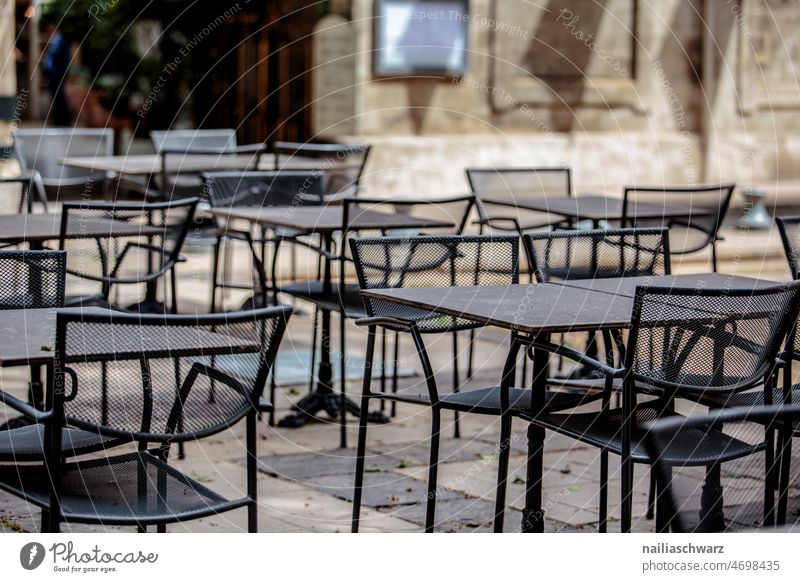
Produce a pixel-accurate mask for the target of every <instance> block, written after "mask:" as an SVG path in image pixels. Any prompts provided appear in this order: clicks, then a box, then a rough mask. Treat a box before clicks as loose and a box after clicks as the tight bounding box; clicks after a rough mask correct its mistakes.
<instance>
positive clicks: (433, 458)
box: [425, 406, 441, 533]
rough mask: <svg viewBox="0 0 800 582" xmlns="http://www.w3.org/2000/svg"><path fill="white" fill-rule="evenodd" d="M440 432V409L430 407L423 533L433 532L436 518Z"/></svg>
mask: <svg viewBox="0 0 800 582" xmlns="http://www.w3.org/2000/svg"><path fill="white" fill-rule="evenodd" d="M440 432H441V411H440V410H439V407H438V406H432V407H431V452H430V460H429V462H428V503H427V508H426V511H425V533H433V526H434V524H435V520H436V488H437V479H438V473H439V433H440Z"/></svg>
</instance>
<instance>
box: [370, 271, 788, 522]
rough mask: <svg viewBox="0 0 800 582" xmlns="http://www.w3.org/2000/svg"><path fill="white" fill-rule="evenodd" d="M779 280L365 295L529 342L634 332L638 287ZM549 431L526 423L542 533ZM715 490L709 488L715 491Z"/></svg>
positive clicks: (539, 355) (636, 281) (537, 366)
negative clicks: (520, 336) (562, 335)
mask: <svg viewBox="0 0 800 582" xmlns="http://www.w3.org/2000/svg"><path fill="white" fill-rule="evenodd" d="M775 284H776V283H772V282H768V281H763V280H757V279H752V278H749V277H739V276H735V275H725V274H721V273H713V274H712V273H709V274H692V275H666V276H651V277H631V278H613V279H603V280H600V279H597V280H586V281H568V282H565V283H540V284H530V285H486V286H473V287H440V288H400V289H373V290H363V291H361V294H362V295H363V296H365V297H369V298H372V299H378V300H381V301H388V302H392V303H397V304H400V305H405V306H409V307H414V308H417V309H422V310H426V311H432V312H435V313H440V314H443V315H452V316H456V317H458V318H460V319H467V320H471V321H475V322H478V323H482V324H484V325H491V326H495V327H499V328H502V329H507V330H511V331H513V332H516V333H519V334H523V335H526V336H530V337H541V338H543V339H547V336H549V335H550V334H551V333H570V332H575V331H602V330H614V329H624V328H627V327H629V325H630V321H631V312H632V309H633V302H634V291H635V289H636V286H637V285H651V286H659V287H662V286H667V287H670V286H674V287H690V288H692V287H694V288H718V287H722V288H729V289H755V288H758V287H761V286H769V285H775ZM533 355H534V357H533V377H534V378H535V379H537V381H536V382H535V383H534V386H533V387H532V388H531V389H532V398H531V402H532V405H531V408H532V410H531V413H532V414H534V413H535V411H536V410H537V409H538V408H540V407H541V406H542V405H543V404H544V402H543V398H544V389H545V383H546V382H545V381H546V378H547V371H548V370H549V358H548V354H547V353H546V352H543V351H542V350H534V354H533ZM544 438H545V429H544V428H543V427H540V426H537V425H536V424H534V423H530V424H529V425H528V466H527V477H526V481H525V483H526V484H525V509H524V510H523V516H522V531H524V532H542V531H544V510H543V509H542V476H543V472H544V469H543V452H544ZM713 485H714V484H712V486H711V487H710V489H713Z"/></svg>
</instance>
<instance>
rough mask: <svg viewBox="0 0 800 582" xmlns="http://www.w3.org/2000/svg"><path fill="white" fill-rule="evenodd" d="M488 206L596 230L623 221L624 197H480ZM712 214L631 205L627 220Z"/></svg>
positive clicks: (703, 210)
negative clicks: (540, 214) (550, 216)
mask: <svg viewBox="0 0 800 582" xmlns="http://www.w3.org/2000/svg"><path fill="white" fill-rule="evenodd" d="M481 201H482V202H484V203H488V204H495V205H499V206H508V207H509V208H520V209H523V210H534V211H536V212H544V213H548V214H555V215H558V216H563V217H564V218H568V219H571V220H572V221H574V222H579V221H582V220H591V221H592V224H593V226H594V227H595V228H596V227H598V226H599V224H600V222H602V221H613V220H621V219H622V218H623V216H622V214H623V210H624V208H623V205H624V202H623V200H622V199H621V198H613V197H610V196H601V195H598V194H584V195H582V196H543V197H541V198H522V197H521V198H519V199H516V198H510V197H508V196H506V197H501V196H492V195H491V194H490V195H487V196H481ZM712 212H713V211H712V210H710V209H707V208H701V207H692V206H685V205H682V204H671V203H670V204H667V203H666V202H664V203H663V204H658V203H653V202H629V203H628V217H629V218H638V219H640V220H642V219H648V218H652V219H662V218H683V217H687V216H702V215H704V214H711V213H712Z"/></svg>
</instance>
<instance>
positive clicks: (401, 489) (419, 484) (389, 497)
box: [305, 471, 464, 507]
mask: <svg viewBox="0 0 800 582" xmlns="http://www.w3.org/2000/svg"><path fill="white" fill-rule="evenodd" d="M305 484H306V485H307V486H309V487H312V488H314V489H318V490H320V491H324V492H325V493H328V494H329V495H333V496H334V497H338V498H340V499H345V500H347V501H352V500H353V484H354V479H353V475H352V474H349V475H325V476H320V477H311V478H309V479H308V480H307V481H306V482H305ZM438 496H439V498H441V499H454V498H459V497H460V498H463V497H464V494H463V493H460V492H457V491H450V490H443V489H440V490H439V492H438ZM426 498H427V485H426V483H425V482H424V481H420V480H418V479H413V478H411V477H407V476H406V475H401V474H400V473H395V472H392V471H383V472H378V473H365V474H364V488H363V490H362V497H361V503H362V505H365V506H367V507H392V506H397V505H408V504H414V503H420V502H424V501H425V500H426Z"/></svg>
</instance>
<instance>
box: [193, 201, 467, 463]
mask: <svg viewBox="0 0 800 582" xmlns="http://www.w3.org/2000/svg"><path fill="white" fill-rule="evenodd" d="M389 202H391V201H389ZM343 212H344V210H343V206H342V205H341V204H339V203H337V202H336V201H334V202H333V203H329V204H327V205H321V206H286V207H280V206H274V207H266V208H260V207H229V208H211V209H209V213H211V214H213V215H215V216H217V217H219V218H223V219H225V220H226V221H230V220H243V221H246V222H249V223H251V224H259V225H262V226H268V227H272V228H286V229H291V230H293V231H295V232H299V233H302V234H306V235H310V234H316V235H319V236H320V237H321V243H320V245H321V247H320V248H321V249H322V250H324V251H325V255H324V257H325V258H324V262H323V270H322V281H321V296H323V297H331V296H332V295H334V294H335V292H336V291H337V290H336V289H335V286H334V284H333V281H332V271H331V258H330V256H331V249H332V247H333V238H334V235H335V234H336V233H339V232H341V231H342V230H343V228H344V226H345V225H343V224H342V223H343ZM452 226H453V224H452V223H451V222H443V221H440V220H433V219H427V218H421V217H417V216H413V215H409V214H404V213H394V212H378V211H374V210H360V211H359V212H358V213H357V214H355V215H354V216H353V217H352V219H351V220H350V223H349V224H348V225H347V228H348V229H350V230H354V231H355V230H359V231H367V230H390V229H403V228H413V229H422V228H447V227H452ZM273 284H274V282H273ZM340 292H342V293H343V291H340ZM317 305H318V307H319V308H320V311H321V312H322V318H321V319H322V321H321V354H320V362H319V366H318V369H317V383H316V384H317V385H316V389H315V390H314V391H312V392H311V393H310V394H308V395H306V396H304V397H303V398H301V399H300V400H299V401H298V402H297V403H296V404H295V405H294V406H293V410H294V411H295V413H294V414H291V415H289V416H286V417H284V418H283V419H281V421H280V422H279V423H278V426H281V427H286V428H299V427H301V426H303V425H304V424H305V423H306V422H307V421H308V420H309V419H310V418H313V417H314V416H315V415H316V413H317V412H320V411H322V410H324V411H325V412H326V413H327V414H328V415H329V416H330V417H331V418H336V417H337V416H338V417H340V419H341V420H342V421H344V414H346V412H347V411H349V412H350V413H351V414H353V415H355V416H358V414H359V407H358V405H357V404H355V403H354V402H352V401H351V400H350V399H344V403H342V402H341V398H340V397H339V395H337V394H336V393H335V392H334V391H333V386H332V378H333V369H332V366H331V309H332V308H334V307H335V306H334V305H328V304H326V303H325V302H320V303H318V304H317ZM339 357H340V360H341V376H342V380H341V381H342V382H344V374H345V361H344V349H341V350H340V354H339ZM342 404H343V406H342ZM343 407H344V408H345V410H340V409H341V408H343ZM370 419H371V420H372V421H373V422H388V418H386V416H385V415H384V414H383V413H382V412H377V411H376V412H374V413H372V414H371V415H370ZM341 427H342V429H341V435H340V445H341V446H342V447H345V446H347V437H346V431H345V424H344V422H342V423H341Z"/></svg>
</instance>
